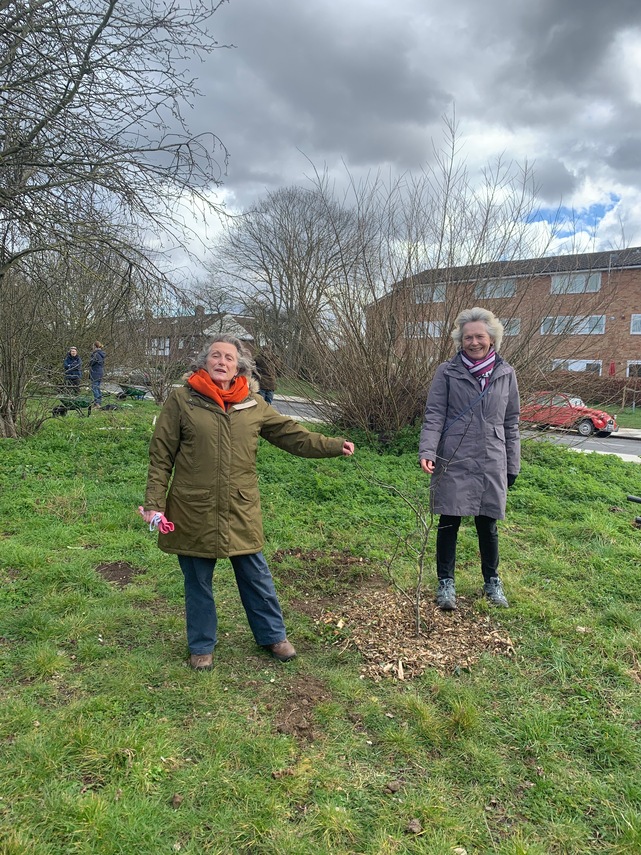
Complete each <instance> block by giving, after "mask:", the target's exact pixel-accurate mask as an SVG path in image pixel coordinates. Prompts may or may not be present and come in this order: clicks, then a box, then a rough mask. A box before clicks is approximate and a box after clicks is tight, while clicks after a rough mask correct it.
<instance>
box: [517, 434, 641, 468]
mask: <svg viewBox="0 0 641 855" xmlns="http://www.w3.org/2000/svg"><path fill="white" fill-rule="evenodd" d="M523 436H524V437H527V438H535V439H537V440H541V441H545V442H554V443H555V444H556V445H567V446H568V447H569V448H572V449H574V450H575V451H582V452H588V451H596V452H598V453H599V454H616V455H617V456H618V457H621V458H622V459H623V460H632V462H634V463H641V438H640V439H632V438H626V439H623V438H621V437H618V436H617V435H616V434H613V435H612V436H609V437H605V438H599V437H598V436H591V437H589V438H588V439H585V438H584V437H582V436H579V435H578V434H576V433H572V432H571V431H567V432H566V431H546V432H545V433H536V432H532V431H523Z"/></svg>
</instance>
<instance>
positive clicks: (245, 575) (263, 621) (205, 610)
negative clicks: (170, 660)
mask: <svg viewBox="0 0 641 855" xmlns="http://www.w3.org/2000/svg"><path fill="white" fill-rule="evenodd" d="M229 560H230V561H231V564H232V567H233V568H234V574H235V576H236V584H237V585H238V592H239V594H240V599H241V602H242V604H243V607H244V609H245V614H246V615H247V620H248V622H249V626H250V629H251V631H252V633H253V634H254V638H255V639H256V644H258V645H260V646H261V647H264V646H266V645H268V644H276V643H277V642H278V641H284V640H285V639H286V638H287V633H286V631H285V622H284V620H283V613H282V611H281V608H280V603H279V602H278V596H277V594H276V588H275V587H274V580H273V579H272V574H271V573H270V572H269V567H268V566H267V562H266V561H265V556H264V555H263V553H262V552H255V553H254V554H253V555H234V556H233V557H232V558H230V559H229ZM178 563H179V564H180V569H181V570H182V572H183V576H184V578H185V616H186V618H187V644H188V645H189V652H190V653H195V654H202V653H211V652H212V650H213V649H214V647H215V645H216V634H217V631H218V616H217V614H216V603H215V602H214V592H213V588H212V578H213V574H214V567H215V566H216V561H215V559H213V558H194V557H193V556H191V555H179V556H178Z"/></svg>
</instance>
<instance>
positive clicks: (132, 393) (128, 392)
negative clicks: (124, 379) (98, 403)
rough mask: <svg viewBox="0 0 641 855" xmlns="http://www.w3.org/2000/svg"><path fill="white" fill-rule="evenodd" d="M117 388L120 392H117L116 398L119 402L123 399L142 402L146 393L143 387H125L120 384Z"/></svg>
mask: <svg viewBox="0 0 641 855" xmlns="http://www.w3.org/2000/svg"><path fill="white" fill-rule="evenodd" d="M119 386H120V388H121V389H122V392H119V393H118V394H117V395H116V398H118V399H119V400H121V401H124V400H125V398H134V399H135V400H136V401H142V399H143V398H144V397H145V395H146V394H147V391H148V390H147V389H145V387H144V386H125V385H123V384H122V383H120V384H119Z"/></svg>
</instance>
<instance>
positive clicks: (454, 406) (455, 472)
mask: <svg viewBox="0 0 641 855" xmlns="http://www.w3.org/2000/svg"><path fill="white" fill-rule="evenodd" d="M519 409H520V403H519V390H518V386H517V382H516V374H515V373H514V369H513V368H512V366H511V365H509V364H508V363H507V362H505V360H503V359H501V357H500V356H499V355H498V354H497V355H496V363H495V366H494V371H493V372H492V374H491V376H490V380H489V383H488V385H487V387H486V391H485V394H483V396H482V397H481V386H480V383H479V382H478V380H477V379H476V378H474V377H473V376H472V375H471V374H470V372H469V371H468V370H467V368H466V367H465V366H464V365H463V362H462V360H461V356H460V354H457V355H456V356H455V357H454V359H452V360H451V361H450V362H444V363H442V364H441V365H439V367H438V368H437V369H436V373H435V374H434V380H433V382H432V385H431V387H430V391H429V394H428V396H427V403H426V405H425V416H424V419H423V429H422V430H421V439H420V443H419V459H420V460H433V461H434V462H435V464H436V469H435V471H434V474H433V475H432V483H431V499H432V510H433V512H434V513H435V514H448V515H451V516H458V517H466V516H487V517H491V518H492V519H503V518H504V517H505V503H506V498H507V475H508V472H509V473H510V475H517V474H518V472H519V469H520V467H521V462H520V458H521V444H520V436H519Z"/></svg>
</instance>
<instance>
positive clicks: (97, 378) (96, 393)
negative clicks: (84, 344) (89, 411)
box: [89, 341, 105, 407]
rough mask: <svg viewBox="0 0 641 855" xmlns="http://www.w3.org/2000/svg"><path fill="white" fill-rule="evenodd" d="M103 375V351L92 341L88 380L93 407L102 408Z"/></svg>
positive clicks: (98, 344) (98, 343)
mask: <svg viewBox="0 0 641 855" xmlns="http://www.w3.org/2000/svg"><path fill="white" fill-rule="evenodd" d="M104 373H105V351H104V350H103V346H102V344H101V343H100V342H99V341H94V343H93V350H92V351H91V357H90V359H89V379H90V380H91V391H92V392H93V406H94V407H101V406H102V390H101V388H100V384H101V383H102V378H103V375H104Z"/></svg>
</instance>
